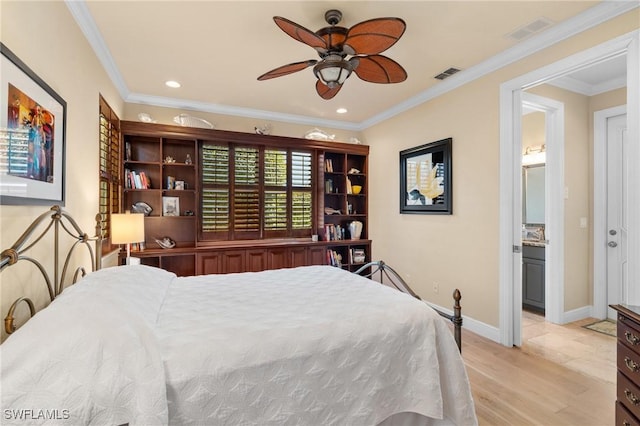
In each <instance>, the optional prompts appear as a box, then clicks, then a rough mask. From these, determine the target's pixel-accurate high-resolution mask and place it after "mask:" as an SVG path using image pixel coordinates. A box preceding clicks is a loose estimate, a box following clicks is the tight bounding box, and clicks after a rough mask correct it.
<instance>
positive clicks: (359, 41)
mask: <svg viewBox="0 0 640 426" xmlns="http://www.w3.org/2000/svg"><path fill="white" fill-rule="evenodd" d="M406 28H407V24H405V22H404V21H403V20H402V19H400V18H377V19H370V20H368V21H364V22H360V23H359V24H356V25H354V26H353V27H351V28H350V29H349V32H348V33H347V39H346V40H345V41H344V46H343V51H344V52H345V53H346V54H347V55H377V54H378V53H381V52H384V51H385V50H387V49H388V48H390V47H391V46H393V45H394V44H395V43H396V41H398V40H399V39H400V37H402V34H404V30H405V29H406Z"/></svg>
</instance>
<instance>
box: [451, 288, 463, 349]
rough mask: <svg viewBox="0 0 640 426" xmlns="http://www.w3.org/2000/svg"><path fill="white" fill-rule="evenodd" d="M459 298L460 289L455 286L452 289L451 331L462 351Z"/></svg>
mask: <svg viewBox="0 0 640 426" xmlns="http://www.w3.org/2000/svg"><path fill="white" fill-rule="evenodd" d="M460 299H462V294H461V293H460V290H458V289H457V288H456V289H455V290H453V301H454V304H453V318H452V319H451V322H453V326H454V327H453V333H454V336H455V339H456V342H457V343H458V349H459V350H460V352H462V312H461V310H462V307H461V306H460Z"/></svg>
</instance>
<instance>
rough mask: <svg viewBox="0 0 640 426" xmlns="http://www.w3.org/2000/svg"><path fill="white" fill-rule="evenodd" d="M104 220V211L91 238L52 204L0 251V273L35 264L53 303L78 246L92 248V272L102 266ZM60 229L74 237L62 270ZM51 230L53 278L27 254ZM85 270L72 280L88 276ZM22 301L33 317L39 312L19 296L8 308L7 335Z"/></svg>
mask: <svg viewBox="0 0 640 426" xmlns="http://www.w3.org/2000/svg"><path fill="white" fill-rule="evenodd" d="M101 219H102V215H101V214H98V215H96V227H95V235H94V236H93V237H89V236H88V235H87V234H86V233H85V232H83V231H82V230H81V229H80V227H79V226H78V224H77V223H76V221H75V220H74V219H73V218H72V217H71V216H70V215H69V214H68V213H67V212H65V211H64V210H62V208H61V207H60V206H53V207H51V209H49V210H48V211H46V212H44V213H42V214H41V215H40V216H38V218H37V219H36V220H34V221H33V223H31V225H29V227H28V228H27V230H26V231H24V233H23V234H22V236H20V238H18V240H17V241H16V242H15V243H14V244H13V245H12V246H11V247H10V248H8V249H6V250H3V251H2V253H0V272H1V271H3V270H4V269H5V268H8V267H9V266H12V265H15V264H16V263H18V262H20V261H26V262H29V263H31V264H33V265H35V266H36V268H37V269H38V270H39V271H40V274H41V275H42V277H43V278H44V281H45V283H46V285H47V290H48V292H49V300H50V301H51V302H53V300H54V299H55V298H56V297H57V296H58V295H59V294H60V293H62V290H64V283H65V278H66V277H67V272H68V269H69V264H70V261H71V256H72V255H73V253H74V251H75V249H76V247H78V246H85V247H86V248H87V249H88V250H89V254H90V256H91V271H95V270H98V269H100V267H101V262H102V225H101ZM41 226H45V228H44V230H43V231H42V232H40V233H39V234H38V233H37V231H38V228H40V227H41ZM61 230H62V231H64V232H65V233H66V234H67V235H69V236H70V237H71V238H72V239H73V240H75V242H74V243H73V245H72V246H71V248H70V249H69V250H68V251H67V253H66V256H65V257H64V258H63V259H64V263H63V264H62V271H60V265H61V264H60V237H61V233H60V231H61ZM49 232H53V247H52V249H53V265H54V266H53V277H52V276H51V275H50V274H49V272H48V271H47V269H46V268H45V267H44V266H43V265H42V263H40V262H39V261H38V260H36V259H34V258H32V257H30V256H29V255H27V252H28V251H29V250H30V249H31V248H32V247H34V246H35V245H36V244H37V243H38V242H40V241H41V240H42V238H43V237H44V236H45V235H47V234H48V233H49ZM62 235H64V234H62ZM91 242H95V252H94V249H93V248H92V247H91V244H90V243H91ZM86 273H87V272H86V270H85V268H84V267H82V266H80V267H78V268H77V269H76V270H75V272H74V274H73V281H72V283H75V282H76V281H77V280H78V278H80V276H85V275H86ZM20 303H26V304H27V305H28V307H29V311H30V313H31V316H34V315H35V313H36V310H35V307H34V304H33V302H32V301H31V299H29V298H28V297H20V298H19V299H17V300H16V301H15V302H13V304H12V305H11V307H10V308H9V312H8V313H7V316H6V317H5V319H4V328H5V331H6V332H7V334H11V333H13V332H14V331H15V329H16V326H15V324H14V317H13V314H14V311H15V309H16V307H17V306H18V305H20Z"/></svg>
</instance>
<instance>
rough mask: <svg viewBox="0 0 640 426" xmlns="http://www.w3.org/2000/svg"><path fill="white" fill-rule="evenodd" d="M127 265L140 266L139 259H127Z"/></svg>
mask: <svg viewBox="0 0 640 426" xmlns="http://www.w3.org/2000/svg"><path fill="white" fill-rule="evenodd" d="M126 262H127V263H126V264H127V265H140V258H139V257H127V259H126Z"/></svg>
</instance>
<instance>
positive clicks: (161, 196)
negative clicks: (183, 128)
mask: <svg viewBox="0 0 640 426" xmlns="http://www.w3.org/2000/svg"><path fill="white" fill-rule="evenodd" d="M123 141H124V144H123V146H124V152H123V156H124V159H123V174H122V179H123V197H122V199H123V203H124V206H123V208H124V209H125V210H130V209H131V208H132V206H133V205H134V204H135V203H137V202H144V203H146V204H148V205H149V206H150V207H151V208H152V209H153V210H152V211H151V213H150V214H149V216H147V217H146V218H145V241H144V256H141V259H142V263H143V264H148V265H152V266H158V267H161V268H164V269H167V270H170V271H173V272H176V273H177V274H179V275H194V274H195V254H194V253H188V251H189V250H191V251H193V249H194V248H195V246H196V243H195V241H196V230H197V228H196V227H197V217H198V216H197V215H198V204H199V203H198V170H197V166H196V165H197V159H198V157H197V153H198V150H197V140H195V139H177V138H173V137H164V135H157V136H147V135H140V134H136V132H135V131H131V132H129V133H124V132H123ZM132 174H133V175H134V176H135V175H138V176H144V178H143V179H142V181H141V182H140V183H141V184H142V185H141V186H140V185H138V184H136V180H135V178H132ZM176 182H179V186H178V187H176ZM166 197H173V198H174V199H177V206H178V210H177V211H176V212H175V213H172V215H168V214H167V212H166V211H165V209H164V208H163V207H164V206H163V203H164V202H165V200H166V199H167V198H166ZM164 237H169V238H171V239H172V240H173V241H175V242H176V246H175V249H172V250H171V251H168V250H166V249H162V248H160V247H159V246H158V244H157V243H156V239H162V238H164ZM180 249H182V250H180ZM185 250H186V251H187V252H186V253H185V252H184V251H185ZM141 254H142V252H138V253H134V256H137V257H138V256H140V255H141Z"/></svg>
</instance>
